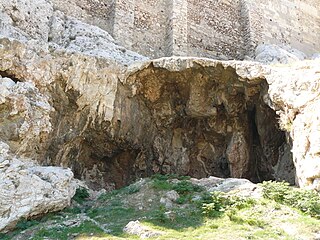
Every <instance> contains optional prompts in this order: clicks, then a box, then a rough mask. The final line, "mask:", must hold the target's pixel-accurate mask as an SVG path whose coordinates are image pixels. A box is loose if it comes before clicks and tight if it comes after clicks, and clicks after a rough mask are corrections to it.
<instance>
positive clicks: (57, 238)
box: [32, 221, 104, 240]
mask: <svg viewBox="0 0 320 240" xmlns="http://www.w3.org/2000/svg"><path fill="white" fill-rule="evenodd" d="M103 233H104V232H103V230H102V229H101V228H99V227H98V226H97V225H95V224H94V223H93V222H91V221H84V222H83V223H81V224H80V225H78V226H74V227H66V226H63V225H61V226H56V227H52V228H47V227H43V228H41V229H40V230H39V231H38V232H37V233H36V234H35V235H34V237H33V238H32V239H33V240H43V239H52V240H67V239H70V237H71V236H72V234H76V235H87V236H88V235H91V234H95V235H96V236H97V235H99V234H103Z"/></svg>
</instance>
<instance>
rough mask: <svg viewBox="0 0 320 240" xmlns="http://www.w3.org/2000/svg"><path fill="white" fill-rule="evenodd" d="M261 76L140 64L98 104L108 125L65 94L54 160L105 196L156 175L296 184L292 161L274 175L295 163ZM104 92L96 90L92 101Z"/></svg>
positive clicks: (230, 65)
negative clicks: (286, 171) (287, 170)
mask: <svg viewBox="0 0 320 240" xmlns="http://www.w3.org/2000/svg"><path fill="white" fill-rule="evenodd" d="M248 69H249V70H248ZM262 72H264V69H263V68H262V67H261V65H259V64H255V63H242V62H219V61H213V60H208V59H192V58H164V59H159V60H154V61H148V62H145V63H141V64H135V65H132V67H129V68H128V70H127V71H126V72H124V73H123V74H122V75H121V78H120V79H119V81H118V82H116V83H115V86H116V87H115V88H114V89H113V90H112V91H110V90H109V91H107V94H105V95H104V94H101V95H99V96H98V97H100V99H101V101H100V104H101V106H105V108H102V109H103V111H102V115H101V116H99V114H98V113H99V111H97V112H96V116H94V115H91V114H92V113H90V111H89V109H90V107H89V104H88V106H87V107H84V108H82V110H81V111H79V108H78V106H77V103H78V102H79V101H80V100H81V99H82V97H81V94H79V92H78V91H71V90H70V91H68V92H67V93H65V92H64V91H62V90H61V89H60V90H59V88H56V89H55V91H56V93H57V91H58V90H59V94H61V95H60V96H59V95H55V97H56V98H59V99H66V100H65V102H64V104H61V101H60V102H59V101H57V102H56V106H55V109H60V110H58V111H57V112H65V113H64V114H60V115H59V114H56V121H57V124H58V123H59V124H60V125H59V127H58V128H57V129H56V130H57V131H53V132H52V138H51V139H52V140H53V141H52V143H51V145H50V148H49V150H48V152H47V157H46V159H50V160H51V161H52V162H53V163H54V164H56V165H63V166H71V167H72V169H73V170H74V172H75V174H76V176H77V177H79V178H83V179H86V180H87V182H90V183H91V184H92V186H100V187H105V188H113V187H120V186H123V185H126V184H128V183H129V182H130V181H132V180H133V179H135V178H137V177H143V176H149V175H151V174H154V173H163V174H169V173H171V174H172V173H176V174H180V175H190V176H194V177H199V178H201V177H206V176H210V175H214V176H219V177H239V178H248V179H250V180H252V181H256V182H258V181H262V180H266V179H275V178H278V177H279V176H281V178H285V179H287V180H288V181H294V180H293V178H294V177H292V176H294V173H292V174H291V175H290V174H283V173H281V172H282V171H284V168H290V170H292V169H293V166H292V164H291V165H290V161H288V162H289V163H286V164H282V165H281V166H280V167H277V168H275V166H276V165H277V163H278V162H279V161H284V160H282V159H283V158H286V157H288V156H287V155H289V156H290V153H288V150H287V151H283V149H289V148H285V146H286V142H285V134H284V133H283V132H282V131H281V130H279V128H278V124H277V116H276V114H275V112H274V111H273V110H272V109H270V108H269V107H268V106H267V105H266V103H265V102H264V100H263V99H264V97H265V94H266V93H267V90H268V85H267V83H266V81H265V79H264V78H263V76H262V75H261V73H262ZM91 79H94V78H93V77H92V78H91ZM59 81H61V80H59ZM89 86H90V87H92V89H90V88H89ZM109 86H110V84H109ZM94 87H96V88H94ZM105 87H106V86H105ZM72 89H73V88H72ZM101 89H103V87H102V86H101V85H90V83H89V84H88V85H87V88H86V89H85V90H84V91H88V92H95V93H97V92H101ZM73 90H75V89H73ZM56 93H55V94H56ZM61 96H63V97H61ZM106 96H109V98H108V99H107V100H108V102H106ZM107 103H109V105H108V104H107ZM110 109H112V111H110ZM108 110H109V112H108ZM285 153H287V155H285ZM288 164H289V165H290V166H289V167H288V166H287V165H288Z"/></svg>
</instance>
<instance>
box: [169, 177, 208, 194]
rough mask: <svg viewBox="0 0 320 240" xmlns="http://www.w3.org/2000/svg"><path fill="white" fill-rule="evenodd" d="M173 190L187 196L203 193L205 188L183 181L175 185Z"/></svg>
mask: <svg viewBox="0 0 320 240" xmlns="http://www.w3.org/2000/svg"><path fill="white" fill-rule="evenodd" d="M173 190H175V191H177V193H179V194H182V195H186V194H189V193H193V192H201V191H203V188H202V187H200V186H198V185H194V184H192V183H191V182H189V181H186V180H183V181H181V182H178V183H176V184H174V185H173Z"/></svg>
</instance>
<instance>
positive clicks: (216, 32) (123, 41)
mask: <svg viewBox="0 0 320 240" xmlns="http://www.w3.org/2000/svg"><path fill="white" fill-rule="evenodd" d="M52 2H53V4H54V8H56V9H59V10H61V11H63V12H65V13H66V14H67V15H70V16H73V17H75V18H78V19H81V20H82V21H85V22H87V23H89V24H93V25H96V26H99V27H101V28H102V29H104V30H106V31H108V32H109V33H110V34H111V35H112V36H113V37H114V38H115V40H116V41H117V42H118V43H119V44H120V45H123V46H124V47H126V48H128V49H129V50H133V51H136V52H138V53H140V54H143V55H146V56H148V57H151V58H157V57H164V56H172V55H176V56H197V57H210V58H218V59H244V58H245V56H246V55H249V56H252V55H253V53H254V49H255V47H256V46H257V45H259V44H263V43H265V44H285V45H290V46H292V47H293V48H296V49H298V50H300V51H302V52H305V53H306V54H309V55H311V54H312V53H315V52H320V44H319V39H320V6H319V5H320V3H319V2H318V1H316V0H304V1H301V0H281V1H279V0H269V1H263V0H235V1H232V0H202V1H196V0H106V1H94V0H77V1H76V0H70V1H68V2H67V3H66V2H65V1H61V0H52Z"/></svg>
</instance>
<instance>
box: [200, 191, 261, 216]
mask: <svg viewBox="0 0 320 240" xmlns="http://www.w3.org/2000/svg"><path fill="white" fill-rule="evenodd" d="M255 202H256V201H255V200H254V199H252V198H245V197H239V196H228V195H227V194H225V193H223V192H219V191H216V192H212V195H211V202H210V203H204V204H203V205H202V209H203V213H204V214H205V215H206V216H208V217H218V216H221V215H222V214H223V213H225V212H227V215H228V216H229V218H230V220H232V217H233V216H234V215H235V214H236V212H237V211H238V210H240V209H243V208H248V207H251V206H252V205H253V204H255Z"/></svg>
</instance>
